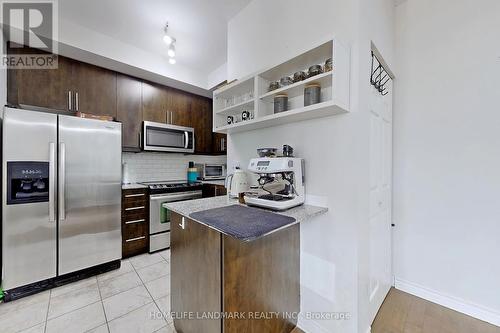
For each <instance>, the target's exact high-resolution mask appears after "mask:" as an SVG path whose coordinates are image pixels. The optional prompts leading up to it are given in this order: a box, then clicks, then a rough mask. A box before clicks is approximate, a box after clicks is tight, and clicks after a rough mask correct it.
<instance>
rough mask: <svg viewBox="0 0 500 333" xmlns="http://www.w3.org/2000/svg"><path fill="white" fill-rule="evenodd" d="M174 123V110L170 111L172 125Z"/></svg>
mask: <svg viewBox="0 0 500 333" xmlns="http://www.w3.org/2000/svg"><path fill="white" fill-rule="evenodd" d="M173 124H174V112H173V111H170V125H173Z"/></svg>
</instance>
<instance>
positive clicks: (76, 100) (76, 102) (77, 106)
mask: <svg viewBox="0 0 500 333" xmlns="http://www.w3.org/2000/svg"><path fill="white" fill-rule="evenodd" d="M75 106H76V111H78V109H79V108H80V101H79V100H78V92H75Z"/></svg>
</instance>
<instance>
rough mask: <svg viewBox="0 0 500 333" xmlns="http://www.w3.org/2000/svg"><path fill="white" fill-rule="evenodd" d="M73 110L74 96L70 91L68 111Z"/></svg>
mask: <svg viewBox="0 0 500 333" xmlns="http://www.w3.org/2000/svg"><path fill="white" fill-rule="evenodd" d="M71 109H73V96H71V90H70V91H68V110H70V111H71Z"/></svg>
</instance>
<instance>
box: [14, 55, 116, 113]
mask: <svg viewBox="0 0 500 333" xmlns="http://www.w3.org/2000/svg"><path fill="white" fill-rule="evenodd" d="M8 52H9V54H17V53H26V54H32V53H38V52H39V51H37V50H33V49H30V48H22V49H12V48H11V49H9V51H8ZM7 77H8V79H7V80H8V89H7V91H8V93H7V102H8V103H9V104H12V105H25V106H36V107H42V108H49V109H56V110H64V111H70V112H77V111H80V112H85V113H92V114H96V115H106V116H112V117H116V73H115V72H113V71H110V70H107V69H104V68H100V67H97V66H93V65H90V64H86V63H83V62H79V61H75V60H72V59H69V58H66V57H62V56H58V67H57V68H56V69H9V70H8V74H7Z"/></svg>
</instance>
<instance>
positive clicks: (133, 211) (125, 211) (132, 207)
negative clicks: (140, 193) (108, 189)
mask: <svg viewBox="0 0 500 333" xmlns="http://www.w3.org/2000/svg"><path fill="white" fill-rule="evenodd" d="M147 210H148V205H147V203H146V202H140V201H139V202H137V201H134V202H123V203H122V215H123V217H124V218H125V217H131V216H135V215H144V216H146V215H147Z"/></svg>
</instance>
